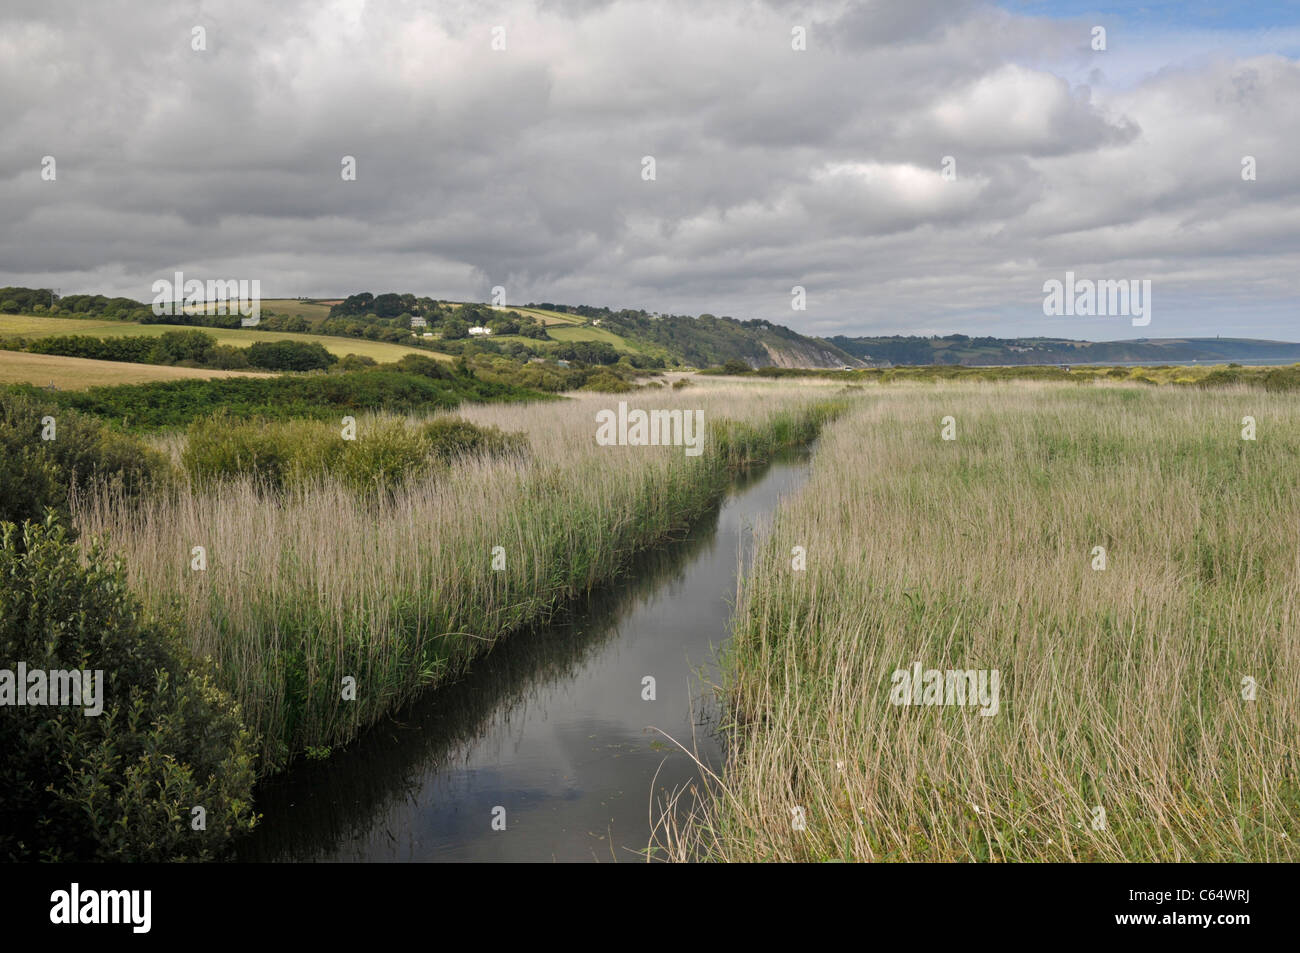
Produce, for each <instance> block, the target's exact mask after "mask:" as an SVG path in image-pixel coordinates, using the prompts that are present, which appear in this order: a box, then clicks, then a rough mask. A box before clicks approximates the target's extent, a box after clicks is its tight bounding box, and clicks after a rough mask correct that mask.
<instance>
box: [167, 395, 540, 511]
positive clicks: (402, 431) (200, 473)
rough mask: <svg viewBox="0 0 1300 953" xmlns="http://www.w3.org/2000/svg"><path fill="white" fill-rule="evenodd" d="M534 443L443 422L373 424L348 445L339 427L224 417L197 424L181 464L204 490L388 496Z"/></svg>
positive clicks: (461, 422)
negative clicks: (238, 483)
mask: <svg viewBox="0 0 1300 953" xmlns="http://www.w3.org/2000/svg"><path fill="white" fill-rule="evenodd" d="M527 451H528V439H527V437H526V436H524V435H523V434H515V433H505V432H503V431H501V430H499V429H498V428H495V427H477V426H475V425H474V424H472V423H470V422H469V421H466V420H461V419H459V418H454V417H437V418H435V419H433V420H431V421H429V422H427V423H425V424H423V425H422V426H419V427H411V426H409V425H408V424H407V422H406V421H404V420H403V419H401V418H389V419H371V420H367V421H366V422H365V424H363V425H362V426H360V427H359V428H357V432H356V433H355V434H354V435H353V436H352V437H350V438H348V439H344V437H343V436H342V433H341V431H340V429H339V428H338V427H337V426H335V425H334V424H327V423H323V422H319V421H313V420H291V421H271V422H268V421H262V420H255V421H236V420H231V419H230V418H229V417H227V416H226V415H225V414H224V413H218V414H214V415H213V416H211V417H206V418H204V419H202V420H197V421H195V422H194V423H193V424H191V425H190V428H189V431H188V433H187V434H186V440H185V450H184V452H183V454H182V456H181V463H182V465H183V466H184V468H185V470H186V472H187V473H188V474H189V475H190V478H191V480H192V481H193V482H194V484H195V485H196V486H201V487H206V486H211V485H212V484H214V483H215V482H217V481H219V480H223V479H230V478H234V477H241V476H247V477H251V478H253V479H254V480H255V481H256V482H257V483H258V484H259V485H260V486H265V487H267V488H269V489H276V490H278V489H283V488H284V487H285V486H287V485H289V484H310V483H312V482H313V481H320V480H325V479H329V478H333V479H337V480H340V481H341V482H342V483H344V484H345V485H346V486H348V487H349V488H350V489H352V490H353V491H356V492H358V493H363V494H366V495H376V494H386V493H391V492H392V491H394V490H396V489H398V488H400V487H401V486H402V485H404V484H406V483H407V482H409V481H412V480H416V479H419V478H421V477H426V476H429V475H430V474H431V473H433V472H435V471H438V470H443V471H445V470H446V469H447V468H448V465H449V464H451V463H454V462H457V461H459V460H463V459H467V458H471V457H489V458H490V457H510V456H515V457H523V456H524V455H526V453H527Z"/></svg>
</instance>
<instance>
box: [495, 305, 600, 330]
mask: <svg viewBox="0 0 1300 953" xmlns="http://www.w3.org/2000/svg"><path fill="white" fill-rule="evenodd" d="M510 310H511V311H517V312H519V313H520V314H526V315H528V316H529V317H533V318H536V319H537V321H538V323H540V324H542V325H544V326H546V327H551V326H552V325H556V324H582V322H583V319H582V318H580V317H578V316H577V315H573V314H561V313H560V312H558V311H544V310H542V309H541V308H511V309H510Z"/></svg>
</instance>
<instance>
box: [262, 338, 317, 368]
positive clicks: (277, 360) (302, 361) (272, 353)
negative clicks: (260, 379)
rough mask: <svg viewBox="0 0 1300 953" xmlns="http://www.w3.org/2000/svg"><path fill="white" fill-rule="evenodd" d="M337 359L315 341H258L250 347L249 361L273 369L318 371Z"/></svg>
mask: <svg viewBox="0 0 1300 953" xmlns="http://www.w3.org/2000/svg"><path fill="white" fill-rule="evenodd" d="M337 361H338V358H337V357H335V356H334V355H333V354H331V353H330V352H329V351H327V350H326V349H325V346H324V345H322V344H318V343H317V342H315V341H310V342H308V341H258V342H257V343H256V344H251V345H249V347H248V363H249V364H250V365H251V366H252V367H262V368H266V369H267V370H271V371H317V370H323V369H324V368H327V367H329V366H330V365H331V364H334V363H336V362H337Z"/></svg>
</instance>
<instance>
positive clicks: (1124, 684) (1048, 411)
mask: <svg viewBox="0 0 1300 953" xmlns="http://www.w3.org/2000/svg"><path fill="white" fill-rule="evenodd" d="M948 416H951V417H952V418H954V423H955V427H956V431H955V436H956V439H955V440H951V441H949V440H943V439H941V420H942V419H943V418H944V417H948ZM1246 416H1251V417H1253V418H1254V419H1255V421H1256V422H1257V426H1258V434H1257V439H1256V440H1253V441H1251V440H1244V439H1242V435H1241V434H1242V427H1243V423H1242V420H1243V417H1246ZM1297 459H1300V395H1294V394H1282V393H1266V392H1263V391H1260V390H1246V389H1244V388H1226V389H1222V390H1212V391H1200V390H1195V389H1184V388H1177V389H1175V388H1151V387H1135V386H1132V385H1127V386H1125V385H1099V386H1085V387H1077V386H1073V385H1055V384H1044V383H1025V384H1001V385H988V384H985V385H980V384H938V385H924V386H923V385H909V384H903V385H897V386H893V387H888V388H869V389H868V392H867V396H866V399H865V401H864V402H863V403H862V404H861V405H859V407H858V408H857V409H856V410H855V411H853V412H852V413H851V414H849V415H846V416H844V417H842V418H841V419H840V420H839V421H837V422H836V423H834V424H833V425H831V426H830V427H829V428H828V429H827V431H826V432H825V434H824V436H823V438H822V440H821V443H820V447H819V450H818V452H817V454H816V457H815V459H814V463H813V474H812V477H811V481H810V482H809V484H808V485H807V486H806V487H805V488H804V489H803V490H802V491H801V492H800V493H799V494H798V495H797V496H795V497H793V498H792V499H790V500H788V501H787V502H786V504H785V505H784V506H783V508H782V509H781V510H780V511H779V513H778V515H777V517H776V519H775V522H774V525H773V527H772V528H771V532H770V535H769V536H768V537H767V540H766V542H765V544H764V545H763V547H762V549H761V551H760V553H759V555H758V556H757V558H756V564H755V567H754V570H753V572H752V575H751V576H750V577H749V578H748V579H747V580H746V583H745V585H744V587H743V593H742V595H741V600H740V604H739V608H738V613H737V619H736V624H735V637H734V640H733V643H732V645H731V647H730V651H729V656H728V659H727V661H726V666H725V668H726V672H727V676H726V680H727V696H726V697H727V701H728V704H729V706H730V710H731V713H732V715H733V716H734V726H733V727H732V729H731V731H732V733H733V737H732V738H731V739H730V741H731V743H730V745H729V750H730V751H731V757H730V760H729V761H728V763H727V765H726V768H725V771H724V772H723V774H722V776H721V777H720V778H718V779H716V781H715V783H713V784H712V785H711V786H710V787H711V796H710V798H709V799H707V800H706V801H705V802H704V803H703V805H702V806H697V809H696V811H695V813H694V814H693V815H692V816H691V818H690V820H689V821H688V822H687V823H686V824H685V828H684V829H675V825H671V824H670V825H669V829H668V831H667V833H666V834H665V836H664V838H663V843H664V846H665V848H666V850H667V852H668V854H669V856H674V857H677V858H686V857H705V858H710V859H725V860H757V859H768V860H804V861H807V860H812V861H816V860H831V859H845V860H897V861H989V860H991V861H1191V860H1196V861H1207V860H1214V861H1247V860H1248V861H1279V860H1289V861H1295V860H1298V859H1300V847H1298V846H1297V840H1298V839H1300V788H1298V787H1297V770H1298V768H1300V742H1298V739H1300V640H1297V638H1296V630H1297V626H1300V556H1298V555H1297V554H1298V553H1300V470H1298V469H1297V467H1296V460H1297ZM795 547H804V549H805V550H806V568H805V569H802V570H801V569H798V568H796V566H795V565H794V562H793V560H794V559H796V558H797V556H796V555H794V554H793V553H794V548H795ZM1095 547H1104V549H1105V558H1106V563H1105V568H1104V569H1101V568H1097V566H1098V565H1099V563H1098V562H1097V559H1098V555H1099V554H1098V552H1097V551H1096V550H1095ZM918 662H919V663H920V664H921V665H922V667H923V669H925V670H930V669H934V670H939V671H940V672H947V671H962V672H964V671H975V672H979V671H984V672H987V673H989V677H990V678H991V672H992V670H998V672H999V673H1000V679H1001V682H1000V689H999V704H998V707H997V711H996V713H995V714H992V715H987V716H986V715H983V714H981V713H980V709H979V708H978V707H974V706H970V705H966V706H963V705H961V704H934V705H931V704H920V705H904V704H896V703H895V702H899V701H901V700H902V699H903V697H904V696H903V695H896V696H894V697H892V698H891V694H893V692H894V689H895V673H896V672H910V671H911V670H912V666H913V665H914V663H918ZM986 685H987V686H988V687H989V688H990V689H991V686H992V682H991V681H989V682H987V683H986ZM1252 686H1254V688H1253V689H1252ZM928 690H929V689H927V691H928ZM945 692H946V686H945ZM915 699H916V700H917V701H922V702H927V701H931V700H933V698H927V697H926V696H925V695H924V694H918V695H916V696H915ZM940 699H941V700H942V701H947V700H948V699H947V697H946V694H942V695H941V696H940ZM955 700H956V701H957V702H960V696H956V697H955ZM985 707H987V706H985ZM670 816H671V815H670ZM801 819H802V821H803V824H802V827H803V829H800V826H801V825H800V824H799V823H798V822H799V820H801Z"/></svg>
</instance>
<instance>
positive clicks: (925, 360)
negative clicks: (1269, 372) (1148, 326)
mask: <svg viewBox="0 0 1300 953" xmlns="http://www.w3.org/2000/svg"><path fill="white" fill-rule="evenodd" d="M830 343H832V344H834V345H835V346H836V347H838V348H839V349H841V350H843V351H846V352H847V353H849V354H852V355H853V356H854V357H856V358H858V359H859V360H861V361H864V362H867V363H871V364H877V365H886V364H892V365H897V364H960V365H965V366H968V367H975V366H981V365H994V364H999V365H1000V364H1121V363H1126V362H1134V363H1143V364H1184V363H1188V362H1191V361H1209V362H1219V363H1229V362H1233V361H1300V344H1296V343H1292V342H1289V341H1260V340H1255V339H1251V338H1138V339H1136V340H1132V341H1074V340H1070V339H1068V338H993V337H969V336H967V335H965V334H949V335H946V336H944V337H903V336H898V335H895V336H892V337H845V336H843V335H837V336H835V337H833V338H830Z"/></svg>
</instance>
